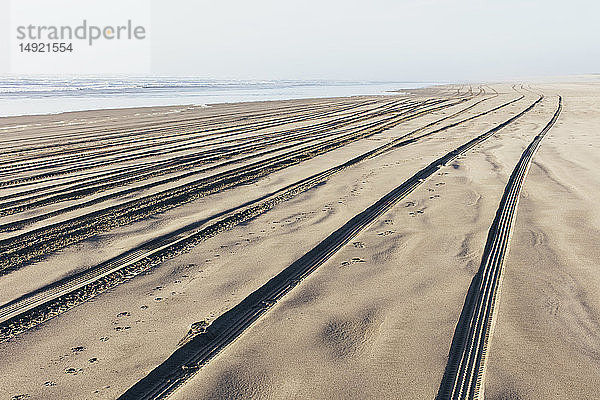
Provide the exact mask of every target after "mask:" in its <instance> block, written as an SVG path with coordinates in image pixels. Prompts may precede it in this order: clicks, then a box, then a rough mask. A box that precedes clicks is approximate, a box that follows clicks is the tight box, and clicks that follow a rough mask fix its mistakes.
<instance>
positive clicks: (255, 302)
mask: <svg viewBox="0 0 600 400" xmlns="http://www.w3.org/2000/svg"><path fill="white" fill-rule="evenodd" d="M542 98H543V97H542V96H540V98H538V100H536V101H535V102H534V103H532V104H531V105H530V106H528V107H527V108H526V109H525V110H523V111H521V112H519V113H518V114H516V115H514V116H513V117H511V118H510V119H508V120H506V121H505V122H503V123H501V124H499V125H497V126H495V127H494V128H492V129H490V130H489V131H487V132H485V133H483V134H481V135H479V136H477V137H476V138H474V139H471V140H470V141H468V142H467V143H465V144H463V145H461V146H459V147H458V148H456V149H454V150H452V151H451V152H449V153H447V154H446V155H444V156H442V157H440V158H438V159H437V160H435V161H434V162H432V163H431V164H429V165H428V166H427V167H425V168H423V169H422V170H420V171H419V172H417V173H416V174H415V175H413V176H412V177H411V178H409V179H408V180H406V181H405V182H404V183H402V184H401V185H400V186H398V187H396V188H395V189H393V190H392V191H391V192H389V193H388V194H386V195H385V196H383V197H382V198H380V199H379V200H378V201H377V202H376V203H374V204H373V205H371V206H370V207H369V208H367V209H366V210H364V211H363V212H361V213H359V214H357V215H356V216H355V217H354V218H352V219H351V220H350V221H348V222H347V223H346V224H344V225H343V226H342V227H341V228H339V229H338V230H336V231H335V232H333V233H332V234H331V235H329V236H328V237H327V238H325V239H324V240H323V241H322V242H321V243H319V244H318V245H317V246H315V247H314V248H313V249H312V250H310V251H309V252H308V253H306V254H305V255H304V256H302V257H300V258H299V259H298V260H296V261H295V262H294V263H292V264H291V265H290V266H288V267H287V268H285V269H284V270H283V271H281V272H280V273H279V274H277V275H276V276H275V277H273V278H272V279H271V280H270V281H268V282H267V283H265V284H264V285H263V286H261V287H260V288H258V289H257V290H256V291H254V292H252V293H251V294H250V295H248V297H246V298H245V299H244V300H242V302H240V303H239V304H237V305H236V306H234V307H233V308H231V309H230V310H229V311H227V312H225V313H224V314H223V315H221V316H220V317H218V318H217V319H216V320H214V321H213V323H212V324H211V325H209V326H208V327H207V328H206V329H205V330H204V331H203V332H202V333H201V334H199V335H197V336H195V337H193V338H192V339H191V340H190V341H189V342H187V343H186V344H184V345H182V346H181V347H180V348H179V349H178V350H176V351H175V352H174V353H173V354H172V355H171V356H170V357H169V358H168V359H167V360H165V361H164V362H163V363H162V364H160V365H159V366H157V367H156V368H155V369H154V370H152V371H151V372H150V373H149V374H148V375H147V376H146V377H144V378H142V379H141V380H140V381H138V382H137V383H136V384H135V385H133V386H132V387H131V388H130V389H129V390H127V391H126V392H125V393H124V394H123V395H121V396H120V397H119V399H120V400H130V399H135V400H142V399H162V398H166V397H168V396H169V395H171V394H172V393H173V392H174V391H175V390H177V389H178V388H179V387H181V386H182V385H183V384H185V382H187V381H188V380H189V379H190V378H192V377H193V376H194V375H195V374H196V373H197V372H198V371H199V370H200V369H201V368H202V367H203V366H204V365H206V364H207V363H208V362H209V360H211V359H212V358H213V357H215V356H216V355H217V354H218V353H219V352H221V351H222V350H223V349H224V348H225V347H226V346H227V345H228V344H230V343H232V342H233V341H234V340H235V339H237V338H238V337H239V336H240V335H241V334H242V333H243V332H244V331H245V330H246V329H247V328H248V327H250V326H251V325H252V324H253V323H254V322H256V321H257V320H258V319H259V318H260V316H261V315H263V314H264V313H266V312H267V311H268V310H269V309H271V308H272V307H273V306H274V305H275V304H277V302H278V301H279V300H280V299H281V298H283V296H285V294H287V292H289V291H290V290H291V289H293V288H294V287H295V286H296V285H298V284H299V283H300V282H301V281H302V279H304V278H306V277H307V276H308V275H310V274H311V273H312V272H314V271H315V270H316V269H317V268H318V267H319V266H321V265H322V264H324V263H325V262H326V261H327V260H328V259H329V258H330V257H331V256H333V255H334V254H335V253H336V252H337V251H338V250H339V249H341V248H342V247H343V246H344V245H345V244H346V243H348V242H349V241H350V240H352V239H353V238H354V237H355V236H356V235H358V233H360V232H361V231H362V230H363V229H365V228H366V227H367V226H368V225H370V224H371V223H372V222H373V221H375V220H376V219H377V218H378V217H379V216H381V215H382V214H384V213H385V212H386V211H388V210H389V209H390V208H392V207H393V206H394V205H395V204H396V203H398V202H399V201H400V200H402V199H403V198H404V197H405V196H406V195H408V194H409V193H411V192H412V191H413V190H414V189H415V188H417V187H418V186H419V185H421V184H422V183H423V182H424V181H425V179H427V178H428V177H429V176H431V175H433V174H434V173H435V172H436V171H438V169H439V168H441V167H443V166H444V165H446V164H448V163H449V162H451V161H453V160H454V159H456V158H457V157H458V156H460V155H462V154H464V153H465V152H467V151H468V150H470V149H472V148H473V147H475V146H477V145H478V144H480V143H482V142H484V141H485V140H487V139H488V138H489V137H491V136H492V135H493V134H494V133H496V132H498V131H499V130H501V129H502V128H504V127H505V126H507V125H509V124H510V123H512V122H514V121H515V120H516V119H518V118H520V117H521V116H523V115H524V114H525V113H527V112H528V111H530V110H531V109H533V108H534V107H535V106H536V105H537V104H538V103H539V102H540V101H541V100H542Z"/></svg>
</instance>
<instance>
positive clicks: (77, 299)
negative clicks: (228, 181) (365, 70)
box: [0, 98, 521, 341]
mask: <svg viewBox="0 0 600 400" xmlns="http://www.w3.org/2000/svg"><path fill="white" fill-rule="evenodd" d="M520 99H521V98H518V99H515V100H512V101H509V102H507V103H504V104H502V105H500V106H498V107H494V108H492V109H489V110H487V111H483V112H481V113H479V114H476V115H475V116H472V117H469V118H465V119H463V120H461V121H459V122H458V123H452V124H449V125H446V126H444V127H441V128H438V129H435V130H433V131H431V132H428V133H426V134H424V135H421V136H419V137H417V138H412V139H407V140H405V139H406V138H407V137H411V136H413V135H414V134H416V133H418V132H420V131H424V130H426V129H427V128H429V127H431V126H434V125H436V124H438V123H440V122H443V121H445V120H447V119H450V118H453V117H456V116H457V115H459V114H462V113H464V112H466V111H468V110H470V109H472V108H473V107H475V106H476V105H478V104H480V103H482V102H484V101H486V100H488V99H487V98H486V99H483V100H479V101H478V102H476V103H474V104H471V105H470V106H468V107H465V108H464V109H462V110H459V111H457V112H455V113H453V114H450V115H447V116H445V117H443V118H440V119H438V120H436V121H433V122H430V123H428V124H426V125H424V126H422V127H420V128H417V129H415V130H413V131H411V132H408V133H406V134H405V135H403V136H401V137H399V138H396V139H395V140H393V141H391V142H389V143H387V144H385V145H382V146H380V147H378V148H376V149H373V150H371V151H368V152H366V153H363V154H361V155H359V156H357V157H355V158H353V159H351V160H349V161H347V162H345V163H342V164H340V165H338V166H336V167H333V168H330V169H328V170H326V171H323V172H320V173H318V174H315V175H312V176H310V177H308V178H305V179H302V180H300V181H298V182H296V183H294V184H291V185H288V186H286V187H285V188H282V189H280V190H278V191H276V192H274V193H272V194H269V195H265V196H263V197H261V198H259V199H257V200H255V201H252V202H249V203H246V204H244V205H242V206H240V207H236V208H234V209H232V210H229V211H228V212H223V213H220V214H218V215H216V216H213V217H211V218H209V219H206V220H203V221H199V222H195V223H192V224H190V225H188V226H186V227H183V228H181V229H178V230H177V231H175V232H173V233H169V234H167V235H164V236H162V237H160V238H156V239H154V240H151V241H149V242H146V243H144V244H143V245H141V246H139V247H138V248H136V249H133V250H131V251H128V252H125V253H123V254H121V255H119V256H117V257H115V258H113V259H111V260H109V261H107V262H104V263H101V264H99V265H96V266H94V267H92V268H90V269H88V270H85V271H82V272H80V273H78V274H75V275H73V276H69V277H67V278H64V279H61V280H59V281H57V282H54V283H52V284H49V285H47V286H45V287H42V288H40V289H38V290H35V291H33V292H30V293H28V294H26V295H24V296H21V297H20V298H17V299H15V300H13V301H11V302H9V303H7V304H4V305H2V306H1V307H0V341H3V340H6V339H8V338H10V337H12V336H14V335H15V334H18V333H19V332H22V331H24V330H26V329H29V328H31V327H32V326H35V325H37V324H39V323H41V322H43V321H44V320H46V319H48V318H51V317H53V316H55V315H57V314H59V313H62V312H64V311H67V310H68V309H70V308H72V307H74V306H75V305H77V304H79V303H81V302H83V301H85V300H86V299H88V298H91V297H92V296H95V295H97V294H99V293H101V292H103V291H104V290H106V289H107V288H108V286H115V285H117V284H118V283H120V282H121V281H122V280H123V279H124V278H125V277H132V276H135V275H137V274H139V273H140V272H142V271H143V270H145V269H147V268H148V267H149V266H151V265H154V262H155V260H160V261H163V260H164V259H166V258H171V257H173V256H175V255H177V254H179V253H180V252H181V251H183V250H185V249H186V248H189V247H192V246H194V245H196V244H198V243H199V242H201V241H203V240H206V239H208V238H210V237H212V236H214V235H216V234H218V233H219V232H221V231H223V230H225V229H230V228H232V227H233V226H236V225H238V224H240V223H242V222H245V221H247V220H249V219H252V218H255V217H256V216H258V215H260V214H263V213H265V212H267V211H268V210H270V209H271V208H272V207H274V206H275V205H276V204H279V203H281V202H283V201H285V200H288V199H290V198H292V197H294V196H295V195H297V194H300V193H302V192H305V191H307V190H309V189H311V188H313V187H315V186H317V185H319V184H321V183H322V182H324V181H326V180H327V179H328V178H330V177H331V176H332V175H334V174H336V173H338V172H341V171H343V170H344V169H346V168H349V167H351V166H353V165H355V164H358V163H360V162H362V161H364V160H367V159H370V158H373V157H376V156H378V155H381V154H383V153H385V152H388V151H390V150H393V149H395V148H397V147H400V146H404V145H408V144H411V143H414V142H416V141H417V140H420V139H421V138H424V137H426V136H430V135H433V134H436V133H439V132H442V131H445V130H447V129H450V128H452V127H455V126H456V125H457V124H459V123H464V122H467V121H470V120H472V119H473V118H477V117H481V116H483V115H486V114H489V113H490V112H493V111H495V110H497V109H498V108H500V107H506V106H507V105H509V104H512V103H513V102H515V101H519V100H520ZM99 282H100V286H98V284H99ZM76 292H80V294H78V295H75V296H74V293H76ZM67 298H69V299H70V300H68V301H67V300H66V299H67ZM52 310H54V311H52Z"/></svg>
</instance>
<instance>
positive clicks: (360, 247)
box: [352, 242, 365, 249]
mask: <svg viewBox="0 0 600 400" xmlns="http://www.w3.org/2000/svg"><path fill="white" fill-rule="evenodd" d="M352 245H353V246H354V247H356V248H357V249H363V248H364V247H365V244H364V243H363V242H353V243H352Z"/></svg>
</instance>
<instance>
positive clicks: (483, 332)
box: [437, 96, 562, 400]
mask: <svg viewBox="0 0 600 400" xmlns="http://www.w3.org/2000/svg"><path fill="white" fill-rule="evenodd" d="M561 111H562V98H561V97H560V96H559V98H558V107H557V109H556V112H555V113H554V115H553V116H552V119H551V120H550V121H549V122H548V124H547V125H546V126H545V127H544V129H543V130H542V131H541V132H540V133H539V134H538V135H537V136H536V137H535V138H534V139H533V141H532V142H531V143H530V144H529V146H528V147H527V149H525V151H524V152H523V154H522V155H521V158H520V159H519V162H518V163H517V165H516V166H515V169H514V170H513V172H512V174H511V176H510V179H509V181H508V183H507V185H506V188H505V189H504V194H503V196H502V200H501V201H500V205H499V207H498V210H497V212H496V217H495V218H494V221H493V223H492V226H491V227H490V230H489V232H488V238H487V242H486V245H485V249H484V252H483V257H482V260H481V265H480V267H479V271H478V273H477V275H476V276H475V277H474V278H473V282H472V283H471V287H470V288H469V292H468V294H467V298H466V300H465V304H464V307H463V311H462V313H461V317H460V319H459V323H458V325H457V327H456V331H455V334H454V338H453V340H452V345H451V348H450V354H449V357H448V364H447V366H446V371H445V373H444V377H443V379H442V383H441V385H440V389H439V391H438V395H437V399H439V400H445V399H452V400H459V399H483V396H484V384H483V378H484V374H485V365H486V359H487V358H486V355H487V351H488V346H489V341H490V337H491V334H492V332H493V326H494V323H495V319H496V313H497V308H496V300H497V291H498V287H499V285H500V282H501V279H502V270H503V264H504V260H505V258H506V255H507V254H508V249H509V242H510V236H511V228H512V225H513V222H514V220H515V215H516V211H517V206H518V203H519V195H520V193H521V188H522V186H523V181H524V180H525V177H526V176H527V172H528V170H529V166H530V165H531V160H532V159H533V156H534V155H535V153H536V151H537V149H538V147H539V145H540V142H541V141H542V139H543V138H544V136H545V135H546V133H547V132H548V131H549V130H550V128H552V126H553V125H554V123H555V122H556V120H557V119H558V117H559V115H560V113H561Z"/></svg>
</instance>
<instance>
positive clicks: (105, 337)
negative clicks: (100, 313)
mask: <svg viewBox="0 0 600 400" xmlns="http://www.w3.org/2000/svg"><path fill="white" fill-rule="evenodd" d="M108 339H109V337H108V336H102V337H101V338H100V341H101V342H107V341H108Z"/></svg>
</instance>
